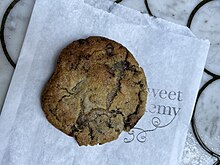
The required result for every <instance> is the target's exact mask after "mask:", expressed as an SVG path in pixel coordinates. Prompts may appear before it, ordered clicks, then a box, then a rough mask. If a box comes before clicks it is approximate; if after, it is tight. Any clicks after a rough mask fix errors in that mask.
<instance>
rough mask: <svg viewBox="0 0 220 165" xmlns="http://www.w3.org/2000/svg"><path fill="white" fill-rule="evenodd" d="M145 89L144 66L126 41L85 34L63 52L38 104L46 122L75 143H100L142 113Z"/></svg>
mask: <svg viewBox="0 0 220 165" xmlns="http://www.w3.org/2000/svg"><path fill="white" fill-rule="evenodd" d="M146 88H147V84H146V77H145V74H144V71H143V69H142V68H141V67H139V65H138V63H137V61H136V60H135V58H134V57H133V55H132V54H131V53H130V52H129V51H128V50H127V49H126V48H125V47H124V46H122V45H121V44H119V43H117V42H115V41H112V40H110V39H107V38H103V37H89V38H87V39H80V40H77V41H74V42H72V43H71V44H70V45H68V46H67V47H66V48H64V49H63V50H62V51H61V54H60V56H59V57H58V60H57V66H56V68H55V71H54V73H53V74H52V77H51V78H50V80H49V81H48V83H47V84H46V86H45V88H44V90H43V92H42V97H41V104H42V109H43V111H44V113H45V116H46V118H47V119H48V121H49V122H50V123H51V124H52V125H54V126H55V127H56V128H58V129H59V130H61V131H62V132H64V133H65V134H67V135H69V136H72V137H75V139H76V141H77V142H78V144H79V145H96V144H104V143H106V142H110V141H112V140H115V139H117V138H118V136H119V134H120V133H121V132H122V131H123V130H124V131H129V130H130V129H131V128H133V127H134V126H135V124H136V123H137V122H138V120H139V119H140V118H141V117H142V116H143V115H144V112H145V105H146V99H147V90H146Z"/></svg>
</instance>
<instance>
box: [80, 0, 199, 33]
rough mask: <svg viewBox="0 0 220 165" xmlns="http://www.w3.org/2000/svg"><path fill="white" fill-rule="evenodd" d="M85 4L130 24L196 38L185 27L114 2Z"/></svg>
mask: <svg viewBox="0 0 220 165" xmlns="http://www.w3.org/2000/svg"><path fill="white" fill-rule="evenodd" d="M84 2H85V3H87V4H90V5H91V6H93V7H96V8H98V9H102V10H104V11H106V12H109V13H112V14H114V15H116V16H118V17H120V18H123V19H125V20H126V21H127V22H128V23H132V24H136V25H143V26H151V27H152V28H156V29H160V30H165V31H167V32H173V33H177V34H182V35H185V36H191V37H195V35H194V34H193V33H192V32H191V31H190V30H189V29H188V28H187V27H185V26H181V25H178V24H174V23H172V22H168V21H165V20H163V19H161V18H154V17H149V15H148V14H142V13H140V11H136V10H134V9H130V8H128V7H125V6H123V5H120V4H116V3H114V1H110V0H84Z"/></svg>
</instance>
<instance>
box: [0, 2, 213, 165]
mask: <svg viewBox="0 0 220 165" xmlns="http://www.w3.org/2000/svg"><path fill="white" fill-rule="evenodd" d="M89 36H104V37H107V38H109V39H113V40H115V41H117V42H119V43H121V44H122V45H124V46H125V47H127V48H128V50H129V51H130V52H131V53H132V54H133V55H134V56H135V58H136V59H137V61H138V62H139V64H140V66H141V67H142V68H143V69H144V71H145V74H146V77H147V82H148V100H147V108H146V112H145V114H144V116H143V117H142V118H141V119H140V121H139V122H138V123H137V125H136V126H135V128H134V129H132V130H131V131H130V132H129V133H127V132H122V133H121V135H120V136H119V138H118V139H117V140H115V141H112V142H109V143H106V144H103V145H96V146H92V147H91V146H87V147H86V146H81V147H80V146H78V144H77V142H76V141H75V139H74V138H72V137H69V136H67V135H65V134H64V133H62V132H61V131H59V130H57V129H56V128H54V127H53V126H52V125H51V124H50V123H49V122H48V121H47V120H46V118H45V116H44V113H43V111H42V109H41V104H40V96H41V92H42V89H43V87H44V85H45V84H46V82H47V81H48V79H49V78H50V76H51V74H52V72H53V70H54V68H55V65H56V59H57V56H58V54H59V52H60V51H61V50H62V48H64V47H65V46H66V45H67V44H69V43H70V42H72V41H73V40H77V39H80V38H86V37H89ZM208 49H209V42H208V41H206V40H200V39H197V38H196V37H195V36H194V35H193V34H192V33H191V32H190V30H189V29H187V28H186V27H182V26H180V25H175V24H173V23H169V22H166V21H163V20H161V19H155V18H152V17H149V16H148V15H147V14H141V13H139V12H138V11H135V10H132V9H129V8H126V7H123V6H121V5H116V4H114V3H113V2H111V1H106V0H105V1H104V0H85V2H84V1H82V0H80V1H76V0H66V1H63V2H62V3H61V2H60V1H58V0H47V1H44V0H37V1H36V3H35V7H34V9H33V13H32V17H31V20H30V23H29V27H28V30H27V33H26V37H25V40H24V43H23V46H22V50H21V53H20V57H19V60H18V63H17V67H16V70H15V73H14V75H13V78H12V81H11V84H10V87H9V91H8V94H7V97H6V100H5V104H4V107H3V110H2V114H1V116H0V132H1V134H0V164H4V165H14V164H16V165H17V164H19V165H20V164H21V165H26V164H28V165H35V164H36V165H38V164H41V165H44V164H45V165H50V164H51V165H52V164H53V165H55V164H57V165H61V164H64V165H81V164H82V165H84V164H93V165H96V164H97V165H104V164H107V165H115V164H126V165H133V164H138V165H139V164H140V165H141V164H151V165H158V164H161V165H170V164H172V165H175V164H178V163H179V162H180V160H181V155H182V151H183V148H184V144H185V140H186V135H187V131H188V127H189V124H190V118H191V115H192V111H193V106H194V104H195V100H196V95H197V92H198V90H199V85H200V81H201V77H202V73H203V69H204V66H205V61H206V58H207V54H208Z"/></svg>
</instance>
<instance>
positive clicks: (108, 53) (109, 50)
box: [105, 44, 114, 57]
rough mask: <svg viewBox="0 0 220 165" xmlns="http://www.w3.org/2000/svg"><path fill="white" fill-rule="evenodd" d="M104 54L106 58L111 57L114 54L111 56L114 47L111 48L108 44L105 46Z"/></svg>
mask: <svg viewBox="0 0 220 165" xmlns="http://www.w3.org/2000/svg"><path fill="white" fill-rule="evenodd" d="M105 50H106V54H107V55H108V56H110V57H111V56H113V55H114V54H113V51H114V47H113V46H112V44H108V45H107V46H106V49H105Z"/></svg>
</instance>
